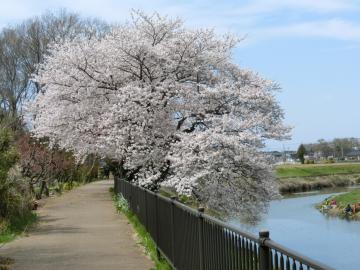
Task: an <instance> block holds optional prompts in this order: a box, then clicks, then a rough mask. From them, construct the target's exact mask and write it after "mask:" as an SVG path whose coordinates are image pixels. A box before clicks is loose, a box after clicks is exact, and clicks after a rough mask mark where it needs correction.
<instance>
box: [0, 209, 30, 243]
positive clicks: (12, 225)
mask: <svg viewBox="0 0 360 270" xmlns="http://www.w3.org/2000/svg"><path fill="white" fill-rule="evenodd" d="M36 221H37V216H36V214H34V213H29V214H28V215H26V216H24V217H21V218H13V219H12V220H11V221H5V220H2V221H1V220H0V244H3V243H7V242H10V241H12V240H14V239H15V238H16V237H17V236H19V235H22V234H24V233H26V232H27V230H28V229H29V228H30V227H31V226H32V225H34V224H35V223H36Z"/></svg>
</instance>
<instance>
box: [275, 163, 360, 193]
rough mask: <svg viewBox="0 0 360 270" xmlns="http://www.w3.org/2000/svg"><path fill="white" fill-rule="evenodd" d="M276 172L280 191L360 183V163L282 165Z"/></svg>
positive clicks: (288, 191)
mask: <svg viewBox="0 0 360 270" xmlns="http://www.w3.org/2000/svg"><path fill="white" fill-rule="evenodd" d="M274 172H275V175H276V177H277V180H278V183H279V191H280V193H293V192H303V191H310V190H318V189H323V188H334V187H345V186H351V185H356V184H360V163H333V164H311V165H301V164H297V165H281V166H276V167H275V168H274Z"/></svg>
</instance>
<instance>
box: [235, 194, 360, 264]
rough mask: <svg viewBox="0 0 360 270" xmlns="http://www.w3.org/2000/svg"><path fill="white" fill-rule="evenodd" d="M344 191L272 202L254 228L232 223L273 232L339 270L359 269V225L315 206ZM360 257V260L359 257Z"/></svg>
mask: <svg viewBox="0 0 360 270" xmlns="http://www.w3.org/2000/svg"><path fill="white" fill-rule="evenodd" d="M344 191H345V190H344V189H342V190H339V189H336V190H327V191H322V192H321V193H320V192H305V193H298V194H294V195H292V196H288V197H284V198H283V199H282V200H276V201H272V202H271V204H270V209H269V211H268V213H267V214H266V215H264V217H263V218H262V220H261V222H260V223H259V224H257V225H255V226H250V225H246V224H242V223H241V222H240V221H237V220H231V221H229V223H231V224H232V225H234V226H236V227H238V228H241V229H244V230H247V231H251V232H253V233H255V234H257V233H258V231H259V230H261V229H267V230H269V231H270V238H271V239H272V240H274V241H276V242H278V243H280V244H282V245H284V246H286V247H289V248H291V249H293V250H295V251H298V252H299V253H302V254H304V255H307V256H309V257H310V258H313V259H316V260H318V261H321V262H323V263H325V264H328V265H330V266H333V267H334V268H335V269H339V270H359V269H360V256H359V254H360V245H359V243H360V221H348V220H345V219H339V218H336V217H327V216H325V215H323V214H322V213H320V212H319V211H318V210H317V209H316V208H315V207H314V206H315V204H317V203H318V202H320V201H322V200H324V199H325V198H326V197H328V196H330V195H332V194H335V193H339V192H344ZM358 256H359V257H358Z"/></svg>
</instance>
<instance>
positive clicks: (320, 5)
mask: <svg viewBox="0 0 360 270" xmlns="http://www.w3.org/2000/svg"><path fill="white" fill-rule="evenodd" d="M358 8H359V5H358V4H355V2H354V1H351V0H253V1H250V2H249V3H248V4H245V5H239V6H238V7H237V8H235V9H233V10H232V13H233V14H238V15H254V14H264V13H272V12H278V11H284V10H295V11H308V12H309V11H311V12H318V13H328V12H340V11H349V10H355V9H358Z"/></svg>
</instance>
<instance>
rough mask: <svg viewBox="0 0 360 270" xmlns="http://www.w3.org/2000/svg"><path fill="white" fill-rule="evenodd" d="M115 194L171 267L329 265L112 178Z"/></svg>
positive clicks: (243, 269) (305, 268)
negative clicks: (142, 226)
mask: <svg viewBox="0 0 360 270" xmlns="http://www.w3.org/2000/svg"><path fill="white" fill-rule="evenodd" d="M114 189H115V192H116V193H117V194H119V193H121V194H122V195H123V197H124V198H125V199H126V200H127V201H128V203H129V207H130V209H131V210H132V211H133V212H134V213H135V214H136V215H137V217H138V218H139V220H140V222H141V223H142V224H143V225H144V226H145V227H146V229H147V231H148V232H149V233H150V235H151V237H152V239H153V240H154V242H155V244H156V247H157V251H158V255H159V256H160V254H161V255H162V256H163V257H164V258H166V260H167V261H168V262H169V264H170V265H171V266H172V267H173V268H174V269H177V270H198V269H199V270H223V269H224V270H225V269H226V270H227V269H229V270H310V269H314V270H325V269H326V270H330V269H333V268H331V267H330V266H327V265H324V264H322V263H320V262H317V261H315V260H313V259H310V258H308V257H306V256H303V255H301V254H298V253H297V252H295V251H292V250H290V249H288V248H286V247H283V246H281V245H279V244H277V243H275V242H273V241H272V240H270V238H269V232H267V231H263V232H260V233H259V236H255V235H253V234H250V233H248V232H245V231H242V230H239V229H237V228H235V227H233V226H230V225H228V224H226V223H224V222H222V221H220V220H218V219H216V218H214V217H211V216H209V215H206V214H204V209H203V208H199V209H198V211H196V210H194V209H193V208H191V207H188V206H186V205H184V204H182V203H180V202H178V201H176V198H175V197H172V198H167V197H165V196H162V195H159V194H157V193H154V192H151V191H149V190H146V189H144V188H141V187H139V186H136V185H134V184H131V183H129V182H127V181H124V180H121V179H118V178H115V187H114Z"/></svg>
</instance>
